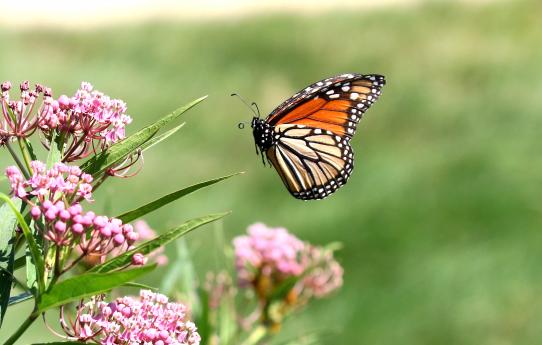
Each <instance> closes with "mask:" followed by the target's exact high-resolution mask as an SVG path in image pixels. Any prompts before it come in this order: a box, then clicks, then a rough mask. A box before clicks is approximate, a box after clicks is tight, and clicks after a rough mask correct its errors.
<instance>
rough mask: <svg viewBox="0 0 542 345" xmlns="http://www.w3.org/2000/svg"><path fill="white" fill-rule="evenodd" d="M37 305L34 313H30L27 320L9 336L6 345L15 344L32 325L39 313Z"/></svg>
mask: <svg viewBox="0 0 542 345" xmlns="http://www.w3.org/2000/svg"><path fill="white" fill-rule="evenodd" d="M36 309H37V308H36V307H34V310H33V311H32V314H30V315H28V317H27V318H26V320H25V321H24V322H23V323H22V324H21V325H20V326H19V328H18V329H17V330H16V331H15V333H13V334H12V335H11V337H9V339H8V340H6V342H5V343H4V345H12V344H15V342H16V341H17V339H19V338H20V337H21V335H23V333H24V332H25V331H26V330H27V329H28V327H30V325H31V324H32V323H33V322H34V321H35V320H36V319H37V318H38V316H39V314H38V313H37V312H36Z"/></svg>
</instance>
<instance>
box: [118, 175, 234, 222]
mask: <svg viewBox="0 0 542 345" xmlns="http://www.w3.org/2000/svg"><path fill="white" fill-rule="evenodd" d="M239 174H242V172H239V173H235V174H231V175H228V176H223V177H219V178H216V179H213V180H209V181H205V182H201V183H198V184H195V185H192V186H190V187H187V188H183V189H180V190H178V191H176V192H173V193H170V194H168V195H164V196H163V197H161V198H158V199H156V200H154V201H152V202H150V203H148V204H146V205H143V206H140V207H138V208H136V209H135V210H132V211H128V212H126V213H124V214H121V215H120V216H118V217H117V218H119V219H120V220H122V222H123V223H128V222H131V221H133V220H134V219H137V218H140V217H142V216H144V215H146V214H147V213H150V212H152V211H155V210H157V209H159V208H160V207H162V206H164V205H167V204H169V203H170V202H173V201H175V200H177V199H179V198H182V197H183V196H185V195H188V194H190V193H193V192H195V191H197V190H199V189H202V188H205V187H208V186H210V185H213V184H215V183H217V182H220V181H223V180H226V179H228V178H230V177H232V176H235V175H239Z"/></svg>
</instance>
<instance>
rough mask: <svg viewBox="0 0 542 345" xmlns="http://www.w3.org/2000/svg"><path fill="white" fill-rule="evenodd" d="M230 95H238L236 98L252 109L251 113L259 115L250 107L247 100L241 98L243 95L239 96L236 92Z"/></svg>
mask: <svg viewBox="0 0 542 345" xmlns="http://www.w3.org/2000/svg"><path fill="white" fill-rule="evenodd" d="M230 96H232V97H234V96H235V97H238V98H239V99H240V100H241V102H243V103H244V104H245V105H246V106H247V107H248V108H249V109H250V111H252V113H253V114H254V115H255V116H257V117H260V114H257V113H256V111H255V110H254V108H252V107H251V106H250V105H249V104H248V102H247V101H245V100H244V99H243V97H241V96H239V95H238V94H236V93H232V94H231V95H230Z"/></svg>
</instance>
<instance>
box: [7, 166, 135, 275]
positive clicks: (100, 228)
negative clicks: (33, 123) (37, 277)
mask: <svg viewBox="0 0 542 345" xmlns="http://www.w3.org/2000/svg"><path fill="white" fill-rule="evenodd" d="M31 167H32V176H31V177H30V178H29V179H28V180H26V179H25V178H24V177H23V176H22V174H21V172H20V171H19V169H18V168H16V167H13V166H12V167H8V168H7V169H6V175H7V177H8V179H9V181H10V183H11V188H12V193H13V194H14V195H15V196H17V197H19V198H21V199H22V200H24V201H25V202H27V203H28V204H29V205H30V206H31V209H30V214H31V215H32V218H34V219H35V220H37V222H35V226H36V228H37V229H38V230H39V231H40V232H41V233H42V234H43V236H44V238H45V239H47V240H48V241H50V242H51V243H53V244H55V245H56V246H63V247H66V248H68V249H69V250H72V249H74V248H77V251H78V252H79V254H80V256H79V258H77V259H75V260H74V261H73V262H72V264H70V265H68V266H67V268H66V269H65V270H67V269H69V268H71V266H73V264H74V263H76V262H78V261H79V260H81V259H83V258H85V257H86V258H89V257H97V258H99V259H100V261H101V260H104V259H105V256H106V255H108V254H110V253H112V252H113V251H114V252H115V253H117V254H119V253H121V252H125V251H127V250H130V249H132V245H133V243H134V242H135V241H137V240H138V238H139V235H138V233H137V232H136V231H134V229H133V227H132V226H131V225H130V224H123V223H122V221H121V220H119V219H115V218H108V217H106V216H99V215H96V214H95V213H94V212H92V211H89V212H84V211H83V207H82V206H81V204H80V201H82V200H90V199H91V197H92V185H91V184H90V183H91V182H92V177H91V176H90V175H88V174H85V173H83V172H81V169H79V168H78V167H76V166H68V165H66V164H63V163H56V164H55V165H54V166H53V168H51V169H49V170H47V169H46V166H45V164H43V163H42V162H39V161H33V162H32V163H31ZM38 220H39V221H38ZM132 263H133V264H135V265H142V264H144V263H145V257H144V256H143V255H142V254H135V255H134V256H133V258H132ZM65 270H64V271H65Z"/></svg>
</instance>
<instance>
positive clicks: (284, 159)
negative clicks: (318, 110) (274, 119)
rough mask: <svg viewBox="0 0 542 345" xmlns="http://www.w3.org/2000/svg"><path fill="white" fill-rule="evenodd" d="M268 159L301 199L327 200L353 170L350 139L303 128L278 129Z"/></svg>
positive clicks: (277, 127) (276, 128)
mask: <svg viewBox="0 0 542 345" xmlns="http://www.w3.org/2000/svg"><path fill="white" fill-rule="evenodd" d="M267 157H268V158H269V160H270V161H271V162H272V163H273V166H274V167H275V169H276V170H277V172H278V173H279V175H280V177H281V179H282V181H283V182H284V184H285V186H286V187H287V188H288V190H289V191H290V193H291V194H292V195H293V196H294V197H296V198H299V199H304V200H310V199H323V198H325V197H326V196H328V195H329V194H331V193H333V192H334V191H335V190H337V188H339V187H340V186H342V185H343V184H344V183H346V181H347V180H348V178H349V177H350V173H351V172H352V169H353V162H354V160H353V152H352V148H351V147H350V144H349V143H348V140H347V139H343V138H342V137H340V136H338V135H336V134H334V133H333V132H331V131H325V130H322V129H320V128H313V127H306V126H302V125H278V126H276V127H275V145H274V146H273V147H271V148H270V149H269V150H268V151H267Z"/></svg>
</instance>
